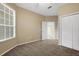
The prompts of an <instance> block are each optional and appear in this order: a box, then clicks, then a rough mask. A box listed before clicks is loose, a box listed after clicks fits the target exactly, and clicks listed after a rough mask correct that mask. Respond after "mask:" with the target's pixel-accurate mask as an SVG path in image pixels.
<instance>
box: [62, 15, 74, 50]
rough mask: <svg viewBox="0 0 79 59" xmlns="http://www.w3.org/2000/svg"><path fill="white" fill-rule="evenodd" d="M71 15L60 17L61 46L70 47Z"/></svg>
mask: <svg viewBox="0 0 79 59" xmlns="http://www.w3.org/2000/svg"><path fill="white" fill-rule="evenodd" d="M72 23H73V20H72V17H71V16H67V17H62V18H61V24H62V26H61V28H62V29H61V32H62V46H65V47H69V48H72V34H73V33H72Z"/></svg>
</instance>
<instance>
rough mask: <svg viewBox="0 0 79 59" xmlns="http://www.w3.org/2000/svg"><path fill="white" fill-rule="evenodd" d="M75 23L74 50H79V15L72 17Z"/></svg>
mask: <svg viewBox="0 0 79 59" xmlns="http://www.w3.org/2000/svg"><path fill="white" fill-rule="evenodd" d="M72 17H73V19H74V21H73V49H75V50H79V14H76V15H73V16H72Z"/></svg>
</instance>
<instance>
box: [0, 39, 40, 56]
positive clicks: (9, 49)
mask: <svg viewBox="0 0 79 59" xmlns="http://www.w3.org/2000/svg"><path fill="white" fill-rule="evenodd" d="M36 41H39V40H34V41H30V42H25V43H21V44H17V45H15V46H13V47H11V48H10V49H8V50H6V51H5V52H3V53H2V54H0V56H2V55H4V54H5V53H7V52H9V51H10V50H12V49H13V48H15V47H17V46H19V45H23V44H28V43H32V42H36Z"/></svg>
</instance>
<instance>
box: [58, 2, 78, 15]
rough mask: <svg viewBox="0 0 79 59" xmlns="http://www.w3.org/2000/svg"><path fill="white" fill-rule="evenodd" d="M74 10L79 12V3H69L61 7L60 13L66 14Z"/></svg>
mask: <svg viewBox="0 0 79 59" xmlns="http://www.w3.org/2000/svg"><path fill="white" fill-rule="evenodd" d="M73 12H79V3H71V4H70V3H69V4H65V5H63V6H61V7H60V8H59V11H58V13H59V15H65V14H69V13H73Z"/></svg>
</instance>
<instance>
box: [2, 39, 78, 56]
mask: <svg viewBox="0 0 79 59" xmlns="http://www.w3.org/2000/svg"><path fill="white" fill-rule="evenodd" d="M3 56H79V51H76V50H73V49H69V48H66V47H63V46H59V45H57V41H56V40H43V41H42V40H41V41H37V42H33V43H28V44H23V45H20V46H17V47H15V48H14V49H12V50H11V51H9V52H8V53H6V54H4V55H3Z"/></svg>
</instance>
